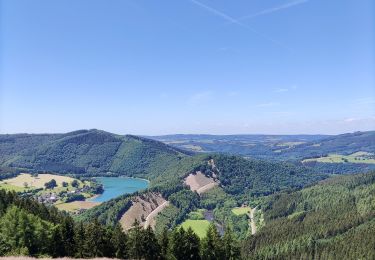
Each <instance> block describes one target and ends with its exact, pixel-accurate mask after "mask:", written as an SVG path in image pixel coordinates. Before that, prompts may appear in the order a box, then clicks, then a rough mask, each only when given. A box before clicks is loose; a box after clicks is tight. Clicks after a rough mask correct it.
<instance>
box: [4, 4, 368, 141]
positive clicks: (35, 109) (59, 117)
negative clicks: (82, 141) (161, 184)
mask: <svg viewBox="0 0 375 260" xmlns="http://www.w3.org/2000/svg"><path fill="white" fill-rule="evenodd" d="M0 2H1V6H0V7H1V14H0V16H1V27H0V29H1V32H0V36H1V39H0V40H1V42H0V43H1V45H0V62H1V63H0V64H1V67H0V73H1V74H0V79H1V81H0V84H1V85H0V132H1V133H19V132H29V133H41V132H67V131H72V130H76V129H83V128H85V129H90V128H98V129H103V130H106V131H110V132H115V133H119V134H125V133H132V134H146V135H156V134H169V133H211V134H236V133H265V134H296V133H310V134H314V133H326V134H336V133H344V132H351V131H357V130H374V129H375V73H374V72H375V38H374V33H375V28H374V27H375V6H374V2H373V1H372V0H361V1H358V0H345V1H343V0H330V1H326V0H252V1H249V0H237V1H227V0H220V1H219V0H217V1H214V0H163V1H149V0H148V1H146V0H111V1H105V0H100V1H99V0H54V1H51V0H33V1H30V0H0Z"/></svg>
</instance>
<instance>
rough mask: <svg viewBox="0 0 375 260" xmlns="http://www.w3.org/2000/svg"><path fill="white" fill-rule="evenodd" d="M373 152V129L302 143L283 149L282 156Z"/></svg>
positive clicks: (374, 134) (374, 138)
mask: <svg viewBox="0 0 375 260" xmlns="http://www.w3.org/2000/svg"><path fill="white" fill-rule="evenodd" d="M359 151H362V152H368V153H374V152H375V131H368V132H355V133H348V134H342V135H336V136H331V137H327V138H324V139H321V140H316V141H313V142H308V143H304V144H301V145H298V146H296V147H294V148H293V149H289V150H288V151H284V152H283V153H282V154H284V157H289V158H292V157H297V158H309V157H313V156H321V155H325V154H329V153H338V154H344V155H349V154H352V153H355V152H359Z"/></svg>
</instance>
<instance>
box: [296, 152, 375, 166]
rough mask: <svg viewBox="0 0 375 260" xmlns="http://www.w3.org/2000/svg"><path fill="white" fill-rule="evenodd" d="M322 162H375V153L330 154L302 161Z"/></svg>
mask: <svg viewBox="0 0 375 260" xmlns="http://www.w3.org/2000/svg"><path fill="white" fill-rule="evenodd" d="M314 161H316V162H322V163H344V162H348V163H367V164H375V158H374V154H371V153H367V152H356V153H353V154H350V155H341V154H329V155H328V156H325V157H319V158H311V159H306V160H303V161H302V162H314Z"/></svg>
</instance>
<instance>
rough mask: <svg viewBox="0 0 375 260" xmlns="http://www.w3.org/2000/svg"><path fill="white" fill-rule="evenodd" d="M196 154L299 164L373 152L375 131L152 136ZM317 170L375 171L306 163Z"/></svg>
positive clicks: (367, 166)
mask: <svg viewBox="0 0 375 260" xmlns="http://www.w3.org/2000/svg"><path fill="white" fill-rule="evenodd" d="M151 138H154V139H155V140H159V141H162V142H165V143H167V144H170V145H171V146H174V147H176V148H181V149H185V150H188V151H193V152H197V153H216V152H218V153H223V154H229V155H240V156H243V157H249V158H256V159H264V160H271V161H290V162H293V163H296V164H298V163H300V162H301V161H302V160H303V159H306V158H316V157H320V156H324V155H327V154H330V153H338V154H342V155H349V154H352V153H355V152H358V151H362V152H369V153H373V152H374V151H375V131H368V132H355V133H349V134H342V135H335V136H326V135H167V136H154V137H151ZM308 166H310V167H311V168H312V169H314V170H315V171H316V172H320V173H329V174H332V173H334V174H343V173H358V172H366V171H369V170H374V169H375V165H374V164H366V163H363V164H359V163H355V164H354V163H309V164H308Z"/></svg>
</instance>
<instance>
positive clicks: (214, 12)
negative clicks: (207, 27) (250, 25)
mask: <svg viewBox="0 0 375 260" xmlns="http://www.w3.org/2000/svg"><path fill="white" fill-rule="evenodd" d="M190 2H192V3H193V4H195V5H197V6H199V7H201V8H203V9H206V10H207V11H209V12H211V13H213V14H214V15H217V16H220V17H222V18H224V19H225V20H227V21H228V22H231V23H234V24H237V25H239V26H244V27H246V26H245V25H244V24H243V23H241V22H239V21H238V20H236V19H234V18H233V17H231V16H229V15H227V14H225V13H223V12H220V11H219V10H217V9H215V8H212V7H210V6H208V5H205V4H203V3H201V2H198V1H196V0H190Z"/></svg>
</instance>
